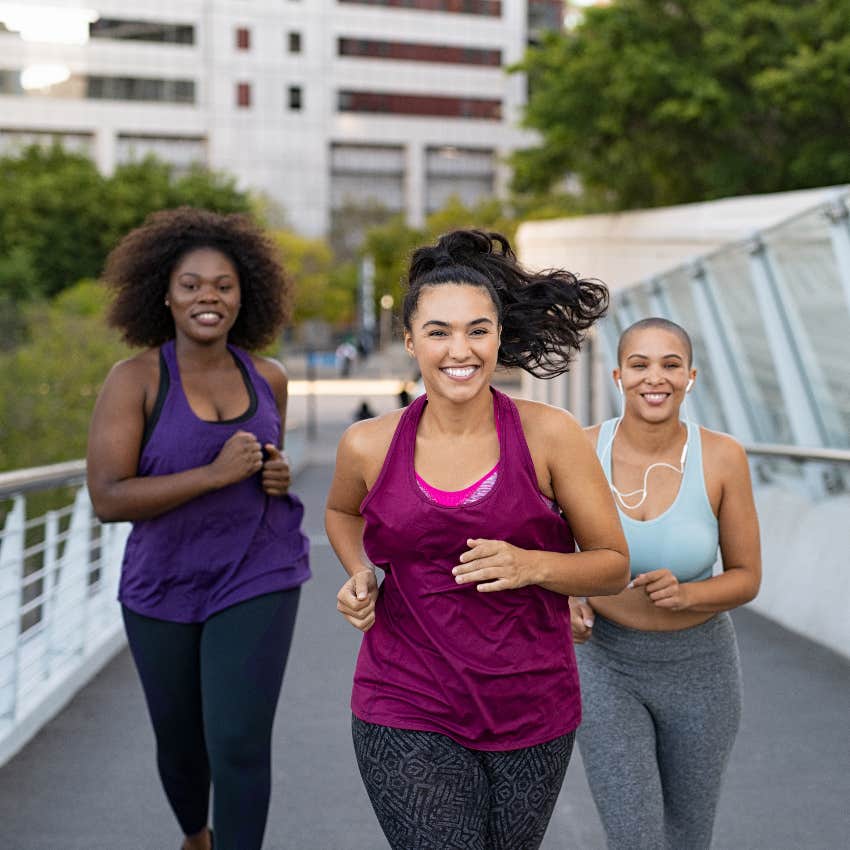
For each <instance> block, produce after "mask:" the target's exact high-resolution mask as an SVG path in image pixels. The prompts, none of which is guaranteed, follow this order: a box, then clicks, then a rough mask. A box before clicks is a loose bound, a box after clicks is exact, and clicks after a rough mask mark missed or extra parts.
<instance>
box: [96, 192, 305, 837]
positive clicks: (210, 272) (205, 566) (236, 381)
mask: <svg viewBox="0 0 850 850" xmlns="http://www.w3.org/2000/svg"><path fill="white" fill-rule="evenodd" d="M105 280H106V281H107V283H108V284H110V286H111V287H112V288H113V289H114V290H115V300H114V301H113V305H112V311H111V315H110V320H111V323H112V324H113V325H114V326H115V327H118V328H119V329H121V331H122V332H123V335H124V338H125V339H126V340H127V342H129V343H130V344H131V345H139V346H147V349H146V350H145V351H143V352H142V353H140V354H137V355H136V356H135V357H132V358H130V359H129V360H125V361H123V362H121V363H118V364H116V366H115V367H114V368H113V369H112V371H111V372H110V374H109V376H108V378H107V379H106V382H105V384H104V386H103V389H102V391H101V393H100V395H99V397H98V401H97V405H96V407H95V411H94V415H93V417H92V424H91V430H90V433H89V451H88V483H89V492H90V494H91V498H92V502H93V504H94V507H95V510H96V512H97V515H98V516H99V517H100V519H101V520H102V521H104V522H109V521H117V520H129V521H131V522H132V523H133V529H132V531H131V533H130V537H129V539H128V541H127V546H126V550H125V553H124V561H123V564H122V569H121V584H120V589H119V599H120V601H121V604H122V611H123V614H124V623H125V626H126V629H127V637H128V640H129V644H130V649H131V651H132V653H133V659H134V661H135V663H136V667H137V668H138V671H139V675H140V678H141V680H142V686H143V689H144V691H145V697H146V699H147V703H148V709H149V713H150V715H151V720H152V722H153V727H154V732H155V734H156V742H157V763H158V766H159V772H160V778H161V780H162V784H163V788H164V790H165V793H166V796H167V798H168V801H169V803H170V804H171V807H172V809H173V810H174V813H175V815H176V817H177V820H178V822H179V824H180V827H181V829H182V831H183V833H184V836H185V837H184V840H183V844H182V847H183V850H210V848H211V847H212V842H213V839H212V833H211V832H210V830H209V829H208V827H207V822H208V814H209V804H210V785H211V784H212V785H213V786H214V788H215V810H214V813H213V822H214V826H215V846H216V848H217V850H260V845H261V844H262V839H263V832H264V830H265V824H266V815H267V811H268V803H269V792H270V776H271V729H272V722H273V719H274V712H275V707H276V705H277V700H278V694H279V692H280V687H281V682H282V678H283V671H284V666H285V664H286V658H287V654H288V651H289V645H290V641H291V637H292V630H293V627H294V619H295V614H296V610H297V606H298V594H299V586H300V585H301V584H302V583H303V582H304V581H306V580H307V578H309V575H310V569H309V565H308V543H307V538H306V536H305V535H304V534H303V533H302V532H301V527H300V526H301V518H302V515H303V508H302V506H301V503H300V502H299V501H298V499H297V498H296V497H295V496H293V495H292V494H290V493H289V492H288V490H289V480H290V473H289V466H288V463H287V461H286V458H285V456H284V455H283V453H282V447H283V435H284V425H285V415H286V389H287V382H286V374H285V373H284V371H283V368H282V367H281V365H280V364H279V363H278V362H277V361H273V360H269V359H267V358H264V357H256V356H254V355H252V354H249V353H248V352H247V351H245V350H243V348H242V347H245V348H248V349H256V348H260V347H262V346H264V345H266V344H267V343H269V342H270V341H271V340H272V339H274V338H275V337H276V335H277V332H278V330H279V328H280V326H281V324H282V323H283V321H284V320H285V319H286V317H287V311H286V303H287V295H288V292H287V289H288V284H287V283H286V280H285V278H284V276H283V271H282V269H281V267H280V264H279V262H278V260H277V252H276V250H275V248H274V246H273V245H272V244H271V243H270V242H269V241H268V240H267V239H266V237H265V236H263V234H262V233H261V232H260V231H259V230H258V229H257V228H256V227H255V225H254V224H253V223H252V222H251V221H250V220H249V219H247V218H245V217H244V216H222V215H217V214H215V213H211V212H206V211H204V210H194V209H190V208H188V207H181V208H180V209H177V210H168V211H164V212H160V213H156V214H154V215H152V216H151V217H150V218H149V219H148V220H147V221H146V222H145V224H144V225H143V226H142V227H140V228H138V229H136V230H134V231H133V232H131V233H130V234H128V235H127V236H126V237H125V238H124V239H123V240H122V241H121V242H120V243H119V245H118V246H117V247H116V249H115V250H114V251H113V252H112V254H110V258H109V261H108V263H107V268H106V272H105ZM143 843H144V836H118V837H116V841H115V844H116V846H120V847H136V846H141V844H143ZM175 844H176V839H175Z"/></svg>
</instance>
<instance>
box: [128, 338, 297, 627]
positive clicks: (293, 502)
mask: <svg viewBox="0 0 850 850" xmlns="http://www.w3.org/2000/svg"><path fill="white" fill-rule="evenodd" d="M228 349H229V350H230V353H231V355H232V356H233V359H234V361H235V362H236V365H237V366H238V368H239V370H240V372H241V373H242V379H243V381H244V382H245V387H246V389H247V390H248V396H249V405H248V409H247V410H246V411H245V412H244V413H243V414H242V415H241V416H238V417H237V418H235V419H228V420H226V421H222V422H207V421H205V420H203V419H199V418H198V417H197V416H196V415H195V413H194V411H193V410H192V408H191V406H190V405H189V401H188V399H187V398H186V395H185V394H184V392H183V384H182V382H181V380H180V369H179V366H178V363H177V354H176V352H175V348H174V340H169V341H168V342H166V343H165V344H164V345H163V346H162V348H161V349H160V388H159V393H158V397H157V403H156V407H155V409H154V411H153V414H152V416H151V421H150V422H149V423H148V428H147V433H146V435H145V440H144V445H143V447H142V452H141V456H140V458H139V467H138V474H139V475H140V476H143V475H168V474H169V473H173V472H181V471H183V470H184V469H192V468H194V467H197V466H203V465H205V464H208V463H210V462H211V461H213V460H214V459H215V457H216V456H217V455H218V453H219V452H220V451H221V447H222V446H223V445H224V444H225V442H227V440H228V439H229V438H230V437H231V436H232V435H233V434H234V433H235V432H236V431H238V430H240V429H241V430H244V431H249V432H250V433H252V434H254V435H255V436H256V437H257V439H258V440H259V441H260V443H261V444H264V443H273V444H274V445H276V446H279V445H280V435H281V433H280V429H281V421H280V414H279V413H278V409H277V405H276V403H275V398H274V393H273V392H272V389H271V387H270V386H269V384H268V382H267V381H266V379H265V378H263V376H262V375H261V374H260V373H259V372H258V371H257V370H256V369H255V368H254V364H253V362H252V360H251V357H250V355H249V354H247V353H246V352H244V351H242V350H241V349H239V348H236V347H235V346H233V345H229V346H228ZM303 515H304V508H303V506H302V505H301V502H300V501H299V500H298V498H297V496H295V495H294V494H292V493H290V494H287V495H286V496H282V497H281V496H268V495H266V493H264V492H263V487H262V476H261V474H260V473H257V474H256V475H251V476H250V477H249V478H245V479H244V480H242V481H238V482H237V483H235V484H230V485H229V486H227V487H222V488H221V489H219V490H214V491H212V492H210V493H205V494H203V495H201V496H198V497H197V498H195V499H192V500H191V501H189V502H186V503H185V504H183V505H180V506H178V507H176V508H174V509H173V510H170V511H166V513H164V514H160V515H159V516H157V517H154V518H153V519H148V520H139V521H138V522H134V523H133V530H132V531H131V532H130V536H129V538H128V539H127V546H126V548H125V550H124V562H123V565H122V570H121V583H120V587H119V592H118V598H119V600H120V601H121V602H122V603H123V604H124V605H126V606H127V607H128V608H129V609H130V610H131V611H135V612H136V613H137V614H143V615H145V616H147V617H155V618H156V619H159V620H170V621H173V622H177V623H200V622H203V621H204V620H206V619H207V618H209V617H211V616H212V615H213V614H216V613H218V612H219V611H222V610H224V609H225V608H229V607H230V606H231V605H235V604H236V603H237V602H244V601H245V600H246V599H251V598H253V597H255V596H261V595H262V594H264V593H273V592H275V591H279V590H288V589H290V588H293V587H297V586H298V585H300V584H302V583H303V582H305V581H306V580H307V579H308V578H310V566H309V546H310V544H309V541H308V539H307V536H306V535H305V534H304V533H303V532H302V531H301V520H302V517H303Z"/></svg>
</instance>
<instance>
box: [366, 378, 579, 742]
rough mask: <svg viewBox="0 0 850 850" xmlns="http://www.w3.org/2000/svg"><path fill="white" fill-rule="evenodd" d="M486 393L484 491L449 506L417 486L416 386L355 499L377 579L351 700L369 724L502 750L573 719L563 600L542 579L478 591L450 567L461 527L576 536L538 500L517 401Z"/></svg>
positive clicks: (549, 542)
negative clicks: (491, 464)
mask: <svg viewBox="0 0 850 850" xmlns="http://www.w3.org/2000/svg"><path fill="white" fill-rule="evenodd" d="M492 393H493V402H494V405H495V407H496V410H498V416H497V421H498V426H497V427H498V429H499V432H500V433H499V444H500V452H501V458H500V463H501V466H500V470H499V475H498V478H497V479H496V482H495V484H494V485H493V488H492V489H491V490H490V491H489V492H488V493H487V494H486V495H485V496H483V497H482V498H481V499H478V500H477V501H475V502H473V503H471V504H462V505H458V506H456V507H451V506H444V505H440V504H438V503H436V502H433V501H431V500H430V499H429V498H428V497H427V496H426V494H425V493H423V492H422V491H421V490H420V488H419V485H418V484H417V483H416V479H415V471H414V467H413V457H414V448H415V444H416V431H417V427H418V424H419V420H420V418H421V416H422V411H423V410H424V408H425V405H426V404H427V398H426V397H425V396H420V397H419V398H418V399H416V400H415V401H414V402H412V403H411V405H410V406H409V407H408V408H407V409H406V410H405V411H404V413H403V414H402V416H401V419H400V420H399V423H398V426H397V428H396V431H395V434H394V436H393V439H392V443H391V444H390V448H389V451H388V452H387V456H386V459H385V460H384V465H383V468H382V469H381V473H380V475H379V476H378V480H377V481H376V482H375V485H374V486H373V488H372V489H371V491H370V492H369V493H368V494H367V496H366V498H365V499H364V500H363V503H362V505H361V507H360V512H361V514H362V515H363V518H364V520H365V526H364V531H363V545H364V549H365V551H366V554H367V555H368V556H369V558H370V559H371V560H372V562H373V563H374V564H376V565H378V566H379V567H381V568H382V569H383V570H384V571H385V577H384V581H383V583H382V584H381V589H380V593H379V595H378V601H377V604H376V610H375V624H374V625H373V626H372V628H371V629H370V630H369V631H368V632H366V633H365V635H364V636H363V642H362V644H361V647H360V655H359V658H358V660H357V668H356V670H355V674H354V691H353V694H352V700H351V708H352V711H353V712H354V714H355V715H356V716H357V717H359V718H360V719H361V720H364V721H366V722H369V723H377V724H380V725H383V726H392V727H396V728H401V729H415V730H420V731H430V732H439V733H441V734H443V735H447V736H448V737H450V738H452V739H453V740H455V741H457V742H458V743H459V744H461V745H463V746H465V747H469V748H472V749H480V750H510V749H517V748H519V747H529V746H533V745H535V744H539V743H543V742H545V741H550V740H552V739H554V738H557V737H559V736H560V735H565V734H567V733H568V732H571V731H572V730H574V729H575V728H576V727H577V726H578V724H579V720H580V719H581V699H580V695H579V682H578V673H577V670H576V663H575V654H574V652H573V646H572V636H571V630H570V615H569V606H568V604H567V597H566V596H563V595H561V594H558V593H553V592H552V591H549V590H545V589H544V588H542V587H539V586H529V587H523V588H519V589H516V590H502V591H497V592H493V593H480V592H479V591H477V590H476V589H475V586H474V585H473V584H468V585H459V584H457V583H456V582H455V579H454V576H453V575H452V573H451V571H452V568H453V567H455V566H457V565H458V564H459V563H460V561H459V560H458V559H459V558H460V555H461V554H462V553H463V552H465V551H466V550H467V548H468V547H467V545H466V541H467V539H468V538H470V537H476V538H478V537H480V538H489V539H496V540H507V541H508V542H509V543H512V544H514V545H515V546H519V547H522V548H524V549H537V550H541V549H542V550H548V551H555V552H573V551H575V545H574V542H573V537H572V533H571V532H570V529H569V526H568V525H567V523H566V522H565V520H564V518H563V517H562V516H561V515H560V514H558V513H555V512H554V511H553V510H552V509H551V508H550V507H548V506H547V505H546V504H545V502H544V501H543V499H541V498H540V491H539V489H538V486H537V478H536V476H535V473H534V466H533V464H532V460H531V455H530V454H529V451H528V445H527V444H526V441H525V437H524V435H523V432H522V426H521V424H520V418H519V413H518V411H517V409H516V405H514V403H513V402H512V401H511V400H510V399H509V398H508V397H507V396H505V395H503V394H502V393H500V392H498V391H496V390H493V391H492Z"/></svg>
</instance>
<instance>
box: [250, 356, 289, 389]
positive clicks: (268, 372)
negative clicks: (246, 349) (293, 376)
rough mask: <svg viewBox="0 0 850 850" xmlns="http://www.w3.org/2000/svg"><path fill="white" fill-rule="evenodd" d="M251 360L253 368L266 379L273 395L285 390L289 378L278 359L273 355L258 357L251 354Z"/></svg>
mask: <svg viewBox="0 0 850 850" xmlns="http://www.w3.org/2000/svg"><path fill="white" fill-rule="evenodd" d="M251 361H252V362H253V364H254V368H255V369H256V370H257V371H258V372H259V373H260V374H261V375H262V376H263V377H264V378H265V379H266V380H267V381H268V383H269V386H270V387H271V388H272V390H273V392H274V394H275V395H279V394H280V393H283V392H285V391H286V386H287V383H288V381H289V378H288V376H287V374H286V369H285V368H284V366H283V363H281V362H280V360H276V359H275V358H274V357H259V356H258V355H256V354H252V355H251Z"/></svg>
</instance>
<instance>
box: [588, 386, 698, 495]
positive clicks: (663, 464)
mask: <svg viewBox="0 0 850 850" xmlns="http://www.w3.org/2000/svg"><path fill="white" fill-rule="evenodd" d="M693 385H694V379H693V378H690V379H689V380H688V385H687V386H686V387H685V392H686V393H689V392H690V391H691V387H692V386H693ZM617 389H618V390H619V391H620V398H621V400H622V404H621V409H620V418H619V419H618V420H617V424H616V425H615V426H614V430H613V432H612V433H611V438H610V439H609V440H608V442H607V444H606V445H605V448H604V449H602V451H601V452H600V455H599V459H600V460H602V459H603V458H604V456H605V452H607V451H613V446H614V437H616V436H617V429H618V428H619V427H620V423H621V422H622V421H623V415H624V414H625V406H626V402H625V393H624V392H623V382H622V381H621V380H620V379H619V378H617ZM685 427H686V428H687V429H688V431H687V433H688V435H690V420H689V419H688V417H687V413H686V415H685ZM688 442H689V436H687V437H685V445H684V446H682V454H681V456H680V457H679V465H678V466H673V464H672V463H666V462H665V461H657V462H656V463H651V464H650V465H649V466H648V467H647V468H646V470H645V471H644V473H643V486H641V487H640V488H638V489H637V490H632V491H631V492H630V493H621V492H620V491H619V490H618V489H617V488H616V487H615V486H614V482H613V481H610V482H609V486H610V488H611V492H612V493H613V494H614V496H615V497H616V499H617V501H618V502H619V503H620V504H621V505H622V506H623V507H624V508H625V509H626V510H629V511H634V510H637V508H639V507H640V506H641V505H642V504H643V503H644V502H645V501H646V497H647V495H648V493H649V490H648V488H647V486H646V485H647V482H648V480H649V473H650V472H652V470H653V469H655V468H656V467H666V468H667V469H672V470H673V472H678V473H679V475H684V474H685V458H686V457H687V456H688ZM633 496H640V499H639V500H638V501H637V503H636V504H634V505H630V504H628V503H627V502H626V499H630V498H632V497H633Z"/></svg>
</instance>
